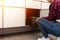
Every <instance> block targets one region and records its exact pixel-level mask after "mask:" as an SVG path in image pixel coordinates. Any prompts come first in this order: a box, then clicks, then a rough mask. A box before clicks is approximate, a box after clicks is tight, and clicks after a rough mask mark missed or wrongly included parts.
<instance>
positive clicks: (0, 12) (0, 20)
mask: <svg viewBox="0 0 60 40" xmlns="http://www.w3.org/2000/svg"><path fill="white" fill-rule="evenodd" d="M0 28H2V7H0Z"/></svg>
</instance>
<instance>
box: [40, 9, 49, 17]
mask: <svg viewBox="0 0 60 40" xmlns="http://www.w3.org/2000/svg"><path fill="white" fill-rule="evenodd" d="M48 14H49V9H41V11H40V17H47V16H48Z"/></svg>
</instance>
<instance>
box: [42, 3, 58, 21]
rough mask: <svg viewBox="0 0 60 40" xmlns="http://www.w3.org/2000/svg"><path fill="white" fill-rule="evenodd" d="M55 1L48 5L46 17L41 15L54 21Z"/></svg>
mask: <svg viewBox="0 0 60 40" xmlns="http://www.w3.org/2000/svg"><path fill="white" fill-rule="evenodd" d="M56 6H57V5H56V3H52V4H51V5H50V7H49V15H48V17H43V18H45V19H47V20H49V21H54V19H55V9H56Z"/></svg>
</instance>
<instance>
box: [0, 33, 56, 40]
mask: <svg viewBox="0 0 60 40" xmlns="http://www.w3.org/2000/svg"><path fill="white" fill-rule="evenodd" d="M41 36H42V34H41V33H38V32H26V33H17V34H9V35H3V36H0V40H37V38H38V37H41ZM51 38H52V39H53V40H56V38H55V39H54V37H51Z"/></svg>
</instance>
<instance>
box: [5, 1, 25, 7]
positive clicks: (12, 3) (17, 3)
mask: <svg viewBox="0 0 60 40" xmlns="http://www.w3.org/2000/svg"><path fill="white" fill-rule="evenodd" d="M4 5H5V6H16V7H25V0H4Z"/></svg>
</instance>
